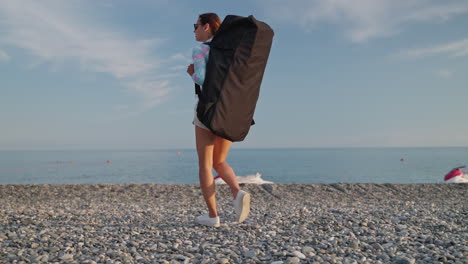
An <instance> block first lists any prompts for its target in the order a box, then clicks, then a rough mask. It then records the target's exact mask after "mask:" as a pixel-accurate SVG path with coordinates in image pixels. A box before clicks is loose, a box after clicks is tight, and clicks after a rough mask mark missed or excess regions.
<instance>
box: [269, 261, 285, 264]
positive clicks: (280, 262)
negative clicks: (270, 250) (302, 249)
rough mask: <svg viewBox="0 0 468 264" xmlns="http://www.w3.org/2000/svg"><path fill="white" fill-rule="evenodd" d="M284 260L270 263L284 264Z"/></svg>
mask: <svg viewBox="0 0 468 264" xmlns="http://www.w3.org/2000/svg"><path fill="white" fill-rule="evenodd" d="M283 263H284V262H283V261H273V262H272V263H270V264H283Z"/></svg>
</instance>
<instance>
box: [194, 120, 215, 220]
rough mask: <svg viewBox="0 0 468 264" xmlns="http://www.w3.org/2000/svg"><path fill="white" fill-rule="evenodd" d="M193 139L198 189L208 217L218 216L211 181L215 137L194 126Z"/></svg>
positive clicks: (213, 187) (212, 182)
mask: <svg viewBox="0 0 468 264" xmlns="http://www.w3.org/2000/svg"><path fill="white" fill-rule="evenodd" d="M195 138H196V143H197V153H198V168H199V171H198V175H199V178H200V188H201V191H202V193H203V198H205V202H206V205H207V206H208V214H209V216H210V217H216V216H218V212H217V210H216V197H215V194H216V190H215V183H214V179H213V172H212V171H211V169H212V168H213V150H214V145H215V140H216V136H215V135H214V134H213V133H211V132H210V131H208V130H205V129H203V128H200V127H197V126H195Z"/></svg>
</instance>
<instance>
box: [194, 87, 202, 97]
mask: <svg viewBox="0 0 468 264" xmlns="http://www.w3.org/2000/svg"><path fill="white" fill-rule="evenodd" d="M195 94H196V95H198V99H199V100H201V97H202V93H201V87H200V85H198V84H195Z"/></svg>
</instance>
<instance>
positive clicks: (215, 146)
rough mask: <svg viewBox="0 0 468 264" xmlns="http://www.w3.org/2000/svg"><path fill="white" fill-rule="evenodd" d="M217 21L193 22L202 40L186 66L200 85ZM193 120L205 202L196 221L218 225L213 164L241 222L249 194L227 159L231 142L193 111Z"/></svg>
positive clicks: (215, 18)
mask: <svg viewBox="0 0 468 264" xmlns="http://www.w3.org/2000/svg"><path fill="white" fill-rule="evenodd" d="M220 25H221V19H220V18H219V17H218V15H216V14H214V13H205V14H201V15H200V16H199V17H198V19H197V21H196V23H195V24H194V33H195V39H196V41H199V42H201V44H200V45H198V46H196V47H195V48H194V49H193V53H192V59H193V64H190V65H189V66H188V68H187V73H188V74H189V75H190V76H191V77H192V79H193V81H194V82H195V83H196V84H198V85H200V86H201V87H202V89H203V82H204V79H205V70H206V63H207V61H208V56H209V51H210V46H209V45H207V44H204V43H207V42H210V41H211V39H212V38H213V36H214V35H215V33H216V31H217V30H218V28H219V26H220ZM193 124H194V125H195V138H196V147H197V153H198V167H199V172H198V173H199V178H200V188H201V191H202V193H203V197H204V199H205V202H206V205H207V206H208V213H207V214H203V215H201V216H198V217H197V218H196V222H197V223H198V224H201V225H207V226H215V227H217V226H219V225H220V220H219V216H218V211H217V209H216V197H215V192H216V190H215V182H214V177H213V173H212V169H213V168H214V169H215V170H216V172H217V173H218V175H219V176H220V177H221V178H222V179H223V180H224V181H225V182H226V183H227V184H228V185H229V187H230V188H231V192H232V196H233V198H234V201H233V204H234V210H235V212H236V220H237V221H238V222H243V221H244V220H245V219H246V218H247V216H248V214H249V211H250V194H249V193H247V192H245V191H242V190H240V187H239V183H238V182H237V178H236V174H235V173H234V170H233V169H232V168H231V167H230V166H229V164H227V163H226V158H227V156H228V153H229V149H230V147H231V144H232V142H231V141H229V140H227V139H224V138H221V137H218V136H216V135H215V134H213V133H212V132H211V131H210V130H209V129H208V128H207V127H206V126H205V125H203V124H202V123H201V122H200V121H199V120H198V118H197V114H196V112H195V116H194V119H193Z"/></svg>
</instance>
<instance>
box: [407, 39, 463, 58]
mask: <svg viewBox="0 0 468 264" xmlns="http://www.w3.org/2000/svg"><path fill="white" fill-rule="evenodd" d="M441 54H442V55H448V56H450V57H463V56H467V55H468V39H462V40H459V41H454V42H450V43H445V44H441V45H435V46H432V47H426V48H419V49H409V50H404V51H400V52H399V56H400V57H426V56H433V55H441Z"/></svg>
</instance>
